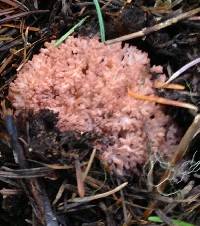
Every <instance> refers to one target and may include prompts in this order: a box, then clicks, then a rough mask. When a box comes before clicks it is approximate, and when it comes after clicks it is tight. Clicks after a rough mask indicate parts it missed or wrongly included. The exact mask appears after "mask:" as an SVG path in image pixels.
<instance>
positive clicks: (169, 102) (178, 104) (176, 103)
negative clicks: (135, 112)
mask: <svg viewBox="0 0 200 226" xmlns="http://www.w3.org/2000/svg"><path fill="white" fill-rule="evenodd" d="M128 95H129V96H130V97H133V98H135V99H138V100H144V101H150V102H155V103H158V104H164V105H171V106H175V107H181V108H188V109H191V110H194V111H198V108H197V107H196V106H195V105H193V104H189V103H185V102H181V101H176V100H170V99H167V98H163V97H158V96H152V95H151V96H146V95H143V94H138V93H133V92H131V91H130V90H129V89H128Z"/></svg>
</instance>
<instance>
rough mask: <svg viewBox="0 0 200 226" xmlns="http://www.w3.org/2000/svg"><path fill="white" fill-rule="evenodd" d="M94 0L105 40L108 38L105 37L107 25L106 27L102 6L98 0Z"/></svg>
mask: <svg viewBox="0 0 200 226" xmlns="http://www.w3.org/2000/svg"><path fill="white" fill-rule="evenodd" d="M93 2H94V4H95V7H96V11H97V16H98V20H99V28H100V36H101V41H102V42H105V40H106V38H105V27H104V21H103V16H102V13H101V8H100V5H99V2H98V0H93Z"/></svg>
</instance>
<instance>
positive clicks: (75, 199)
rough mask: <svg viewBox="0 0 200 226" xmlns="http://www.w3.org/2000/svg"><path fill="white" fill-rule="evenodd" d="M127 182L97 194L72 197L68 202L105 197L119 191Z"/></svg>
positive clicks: (87, 200)
mask: <svg viewBox="0 0 200 226" xmlns="http://www.w3.org/2000/svg"><path fill="white" fill-rule="evenodd" d="M127 184H128V182H125V183H123V184H121V185H119V186H118V187H116V188H114V189H113V190H110V191H108V192H105V193H102V194H98V195H93V196H88V197H84V198H74V199H70V200H68V202H90V201H93V200H96V199H101V198H105V197H107V196H110V195H112V194H114V193H116V192H118V191H120V190H121V189H122V188H124V187H125V186H126V185H127Z"/></svg>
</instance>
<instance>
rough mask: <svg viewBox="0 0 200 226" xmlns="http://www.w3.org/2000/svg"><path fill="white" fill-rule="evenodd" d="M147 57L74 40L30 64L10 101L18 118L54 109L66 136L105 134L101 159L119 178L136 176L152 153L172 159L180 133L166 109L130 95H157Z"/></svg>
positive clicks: (134, 50)
mask: <svg viewBox="0 0 200 226" xmlns="http://www.w3.org/2000/svg"><path fill="white" fill-rule="evenodd" d="M157 69H158V70H159V71H162V70H161V69H160V68H156V67H154V68H153V69H152V68H150V65H149V59H148V56H147V54H146V53H143V52H141V51H140V50H138V49H137V48H136V47H133V46H128V45H125V46H124V47H123V48H122V47H121V43H117V44H113V45H105V44H103V43H100V42H99V41H98V40H97V39H89V38H74V37H69V38H68V39H67V41H66V42H65V43H63V44H62V45H60V47H59V48H56V47H54V44H53V43H46V48H44V49H41V52H40V54H38V55H35V56H34V57H33V59H32V60H31V61H29V62H28V63H26V65H25V66H24V67H23V69H22V70H21V71H20V72H19V73H18V76H17V79H16V80H15V81H14V82H13V83H12V84H11V86H10V90H9V99H10V100H11V101H12V102H13V105H14V106H15V108H16V109H17V111H18V112H20V111H22V110H29V109H32V110H34V111H35V112H37V111H39V110H41V109H50V110H52V111H54V112H56V113H58V118H59V121H58V127H59V128H60V130H61V131H65V130H75V131H80V132H89V131H92V132H94V133H98V134H102V135H103V136H104V137H107V138H108V140H110V142H108V143H109V144H107V145H106V144H102V146H101V145H100V151H101V152H100V153H101V158H102V159H103V160H105V162H107V163H108V165H109V166H110V168H111V169H113V170H114V171H115V172H116V173H118V174H121V175H123V174H124V173H125V172H127V171H129V172H131V171H132V172H133V171H134V170H135V169H136V167H137V165H141V164H143V163H144V162H145V160H146V158H147V146H150V148H151V151H153V152H159V153H164V154H166V153H170V147H171V146H172V145H174V144H175V142H176V138H175V133H176V131H177V129H176V127H175V126H174V125H173V124H172V123H171V121H170V118H169V117H168V116H166V115H165V114H164V113H163V112H162V111H161V107H160V106H158V105H156V104H154V103H149V102H146V101H141V100H136V99H134V98H132V97H129V96H128V95H127V89H128V88H129V89H131V91H132V92H136V93H142V94H145V95H148V94H153V93H154V89H153V83H152V81H151V76H150V71H152V70H153V71H156V70H157Z"/></svg>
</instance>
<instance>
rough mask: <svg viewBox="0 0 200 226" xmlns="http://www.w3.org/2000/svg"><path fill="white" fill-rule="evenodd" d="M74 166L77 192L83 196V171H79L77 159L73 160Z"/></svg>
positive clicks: (79, 165)
mask: <svg viewBox="0 0 200 226" xmlns="http://www.w3.org/2000/svg"><path fill="white" fill-rule="evenodd" d="M75 168H76V180H77V188H78V194H79V196H80V197H84V196H85V186H84V182H83V176H82V175H83V173H82V171H81V164H80V162H79V160H76V161H75Z"/></svg>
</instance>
